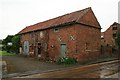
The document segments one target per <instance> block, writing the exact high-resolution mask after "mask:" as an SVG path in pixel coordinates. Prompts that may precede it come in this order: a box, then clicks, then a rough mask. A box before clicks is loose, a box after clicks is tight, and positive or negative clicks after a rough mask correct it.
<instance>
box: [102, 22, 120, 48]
mask: <svg viewBox="0 0 120 80" xmlns="http://www.w3.org/2000/svg"><path fill="white" fill-rule="evenodd" d="M118 30H120V24H119V23H117V22H114V23H113V24H112V25H110V27H109V28H108V29H107V30H106V31H105V32H102V33H101V41H102V42H101V43H102V45H103V46H116V44H115V39H116V37H117V36H116V35H117V31H118Z"/></svg>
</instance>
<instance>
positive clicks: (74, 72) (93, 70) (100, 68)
mask: <svg viewBox="0 0 120 80" xmlns="http://www.w3.org/2000/svg"><path fill="white" fill-rule="evenodd" d="M119 62H120V61H119V60H115V61H109V62H104V63H98V64H92V65H87V66H83V67H75V68H67V69H64V70H56V71H49V72H45V73H40V74H33V75H28V76H21V77H17V78H107V77H108V76H109V77H110V76H113V75H114V74H116V75H117V73H118V67H119V66H118V63H119ZM109 77H108V78H109ZM113 77H114V78H118V76H116V77H115V76H113Z"/></svg>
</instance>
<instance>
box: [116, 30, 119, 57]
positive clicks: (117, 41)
mask: <svg viewBox="0 0 120 80" xmlns="http://www.w3.org/2000/svg"><path fill="white" fill-rule="evenodd" d="M116 43H117V45H118V57H119V58H120V30H119V31H118V32H117V38H116Z"/></svg>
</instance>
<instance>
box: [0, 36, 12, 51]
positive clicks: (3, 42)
mask: <svg viewBox="0 0 120 80" xmlns="http://www.w3.org/2000/svg"><path fill="white" fill-rule="evenodd" d="M12 38H13V35H8V36H7V37H6V38H5V39H3V41H2V44H3V50H5V51H7V52H10V51H11V49H12V47H11V46H9V45H8V43H9V42H12Z"/></svg>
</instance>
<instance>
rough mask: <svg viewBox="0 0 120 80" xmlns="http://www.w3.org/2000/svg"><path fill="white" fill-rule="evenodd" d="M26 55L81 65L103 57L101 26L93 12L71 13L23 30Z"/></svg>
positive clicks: (22, 37)
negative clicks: (87, 60) (85, 61)
mask: <svg viewBox="0 0 120 80" xmlns="http://www.w3.org/2000/svg"><path fill="white" fill-rule="evenodd" d="M18 34H19V35H21V46H22V50H23V55H28V56H37V55H38V54H41V58H42V59H49V60H54V61H55V60H56V59H57V58H58V57H74V58H76V59H77V60H78V61H79V60H83V59H91V58H95V57H97V56H98V55H99V54H100V48H101V43H100V41H101V26H100V24H99V22H98V21H97V19H96V17H95V15H94V13H93V11H92V9H91V8H90V7H89V8H86V9H83V10H80V11H76V12H72V13H68V14H65V15H62V16H59V17H56V18H53V19H50V20H47V21H44V22H40V23H37V24H34V25H31V26H28V27H26V28H24V29H23V30H21V31H20V32H19V33H18Z"/></svg>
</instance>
